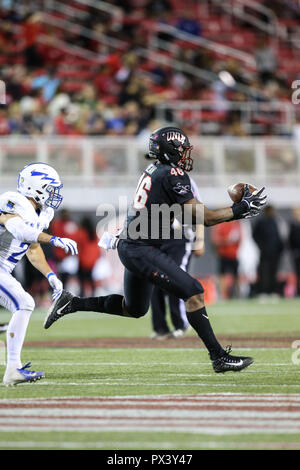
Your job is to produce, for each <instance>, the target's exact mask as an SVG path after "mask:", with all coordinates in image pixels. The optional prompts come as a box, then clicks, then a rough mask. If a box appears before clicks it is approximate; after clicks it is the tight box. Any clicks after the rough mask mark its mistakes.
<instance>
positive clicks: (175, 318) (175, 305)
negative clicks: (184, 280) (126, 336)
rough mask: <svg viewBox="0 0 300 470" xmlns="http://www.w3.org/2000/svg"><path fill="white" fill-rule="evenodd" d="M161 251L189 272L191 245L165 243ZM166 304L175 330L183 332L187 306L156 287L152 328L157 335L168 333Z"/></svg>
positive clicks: (174, 242) (171, 241)
mask: <svg viewBox="0 0 300 470" xmlns="http://www.w3.org/2000/svg"><path fill="white" fill-rule="evenodd" d="M161 251H163V252H164V253H166V254H167V255H168V256H170V258H172V260H173V261H175V263H176V264H177V266H180V267H181V269H183V270H184V271H186V270H187V267H188V263H189V260H190V257H191V243H188V242H186V240H185V239H183V240H170V241H168V242H166V243H164V244H163V245H162V247H161ZM166 303H167V304H168V305H169V308H170V317H171V321H172V325H173V327H174V329H175V330H179V329H180V330H182V329H184V328H185V327H186V325H187V323H188V322H187V318H186V313H185V306H184V302H183V300H182V299H179V298H178V297H177V296H176V295H174V294H169V295H166V292H165V291H164V290H162V289H161V288H160V287H158V286H154V289H153V293H152V297H151V310H152V327H153V330H154V331H155V332H156V333H168V332H169V326H168V324H167V320H166V315H167V311H166Z"/></svg>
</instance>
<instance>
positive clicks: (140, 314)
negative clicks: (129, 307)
mask: <svg viewBox="0 0 300 470" xmlns="http://www.w3.org/2000/svg"><path fill="white" fill-rule="evenodd" d="M147 311H148V310H147ZM147 311H146V312H144V311H139V312H127V313H128V315H129V316H130V317H132V318H141V317H144V316H145V315H146V313H147Z"/></svg>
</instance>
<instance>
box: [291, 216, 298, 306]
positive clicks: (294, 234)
mask: <svg viewBox="0 0 300 470" xmlns="http://www.w3.org/2000/svg"><path fill="white" fill-rule="evenodd" d="M292 214H293V218H292V221H291V223H290V230H289V248H290V250H291V257H292V260H293V263H294V269H295V274H296V279H297V290H296V293H297V296H298V297H299V296H300V207H295V208H294V209H293V213H292Z"/></svg>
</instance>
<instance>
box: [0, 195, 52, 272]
mask: <svg viewBox="0 0 300 470" xmlns="http://www.w3.org/2000/svg"><path fill="white" fill-rule="evenodd" d="M0 212H5V213H7V214H18V215H19V216H20V217H22V219H23V220H24V221H25V222H26V223H27V224H28V225H30V226H31V227H35V228H37V229H41V230H45V229H47V228H48V227H49V224H50V222H51V220H52V219H53V216H54V210H53V209H51V208H50V207H47V208H45V209H42V210H41V211H40V213H37V212H36V211H35V210H34V207H33V205H32V204H31V202H30V201H29V200H28V199H27V198H26V197H25V196H23V195H22V194H20V193H17V192H13V191H8V192H6V193H3V194H2V195H1V196H0ZM29 245H30V244H28V243H25V242H24V243H21V242H20V241H19V240H16V239H15V238H14V237H13V235H12V234H11V233H10V232H9V231H8V230H6V228H5V227H4V226H3V225H0V270H2V271H6V272H9V273H11V272H12V271H13V269H14V268H15V267H16V265H17V264H18V262H19V261H20V260H21V259H22V258H23V256H24V255H25V253H26V251H27V250H28V248H29Z"/></svg>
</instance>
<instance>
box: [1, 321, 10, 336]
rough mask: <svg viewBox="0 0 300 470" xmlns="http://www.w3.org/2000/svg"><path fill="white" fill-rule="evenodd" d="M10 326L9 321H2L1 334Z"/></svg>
mask: <svg viewBox="0 0 300 470" xmlns="http://www.w3.org/2000/svg"><path fill="white" fill-rule="evenodd" d="M7 328H8V323H0V334H1V333H6V332H7Z"/></svg>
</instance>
